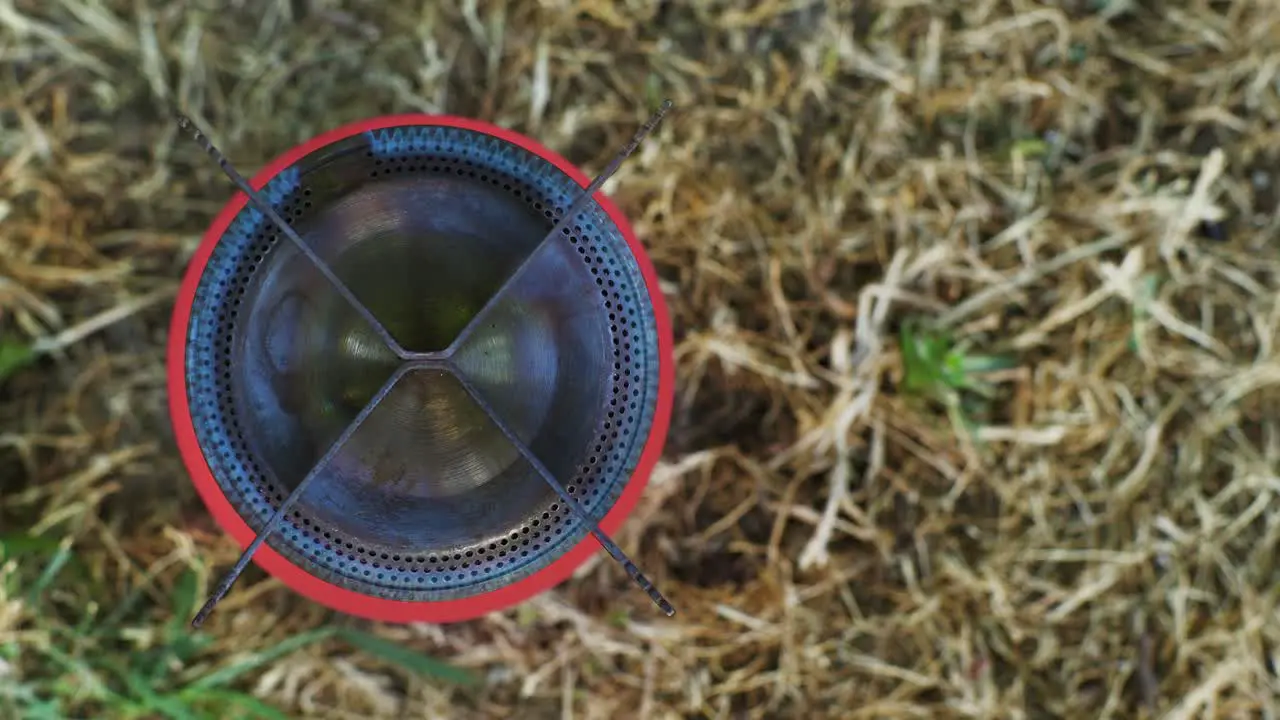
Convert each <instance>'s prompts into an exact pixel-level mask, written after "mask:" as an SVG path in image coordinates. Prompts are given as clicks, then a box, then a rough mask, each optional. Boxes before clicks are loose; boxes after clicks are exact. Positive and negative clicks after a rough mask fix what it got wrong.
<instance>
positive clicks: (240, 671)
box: [188, 627, 335, 690]
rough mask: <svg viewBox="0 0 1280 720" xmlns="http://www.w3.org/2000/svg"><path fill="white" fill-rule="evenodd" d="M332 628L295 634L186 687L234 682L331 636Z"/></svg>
mask: <svg viewBox="0 0 1280 720" xmlns="http://www.w3.org/2000/svg"><path fill="white" fill-rule="evenodd" d="M334 632H335V630H334V628H327V627H326V628H318V629H316V630H311V631H309V632H305V633H302V634H300V635H295V636H293V637H291V638H289V639H288V640H284V641H282V642H280V643H277V644H276V645H275V646H273V647H271V648H268V649H266V650H262V651H259V652H255V653H251V654H250V655H249V656H248V657H247V658H245V659H244V660H241V661H240V662H238V663H235V664H233V665H230V666H228V667H225V668H222V669H221V670H218V671H215V672H212V673H210V674H208V675H205V676H204V677H202V678H200V679H199V680H196V681H194V682H192V683H191V684H190V685H189V686H188V689H190V690H207V689H210V688H217V687H223V686H226V685H230V684H231V683H233V682H235V681H236V679H238V678H239V677H240V676H241V675H244V674H245V673H248V672H251V671H253V670H257V669H258V668H260V667H262V666H264V665H267V664H269V663H272V662H275V661H276V660H278V659H280V658H282V657H284V656H285V655H288V654H289V653H292V652H293V651H295V650H299V649H301V648H304V647H306V646H307V645H311V644H313V643H317V642H320V641H322V640H325V639H328V638H330V637H333V634H334Z"/></svg>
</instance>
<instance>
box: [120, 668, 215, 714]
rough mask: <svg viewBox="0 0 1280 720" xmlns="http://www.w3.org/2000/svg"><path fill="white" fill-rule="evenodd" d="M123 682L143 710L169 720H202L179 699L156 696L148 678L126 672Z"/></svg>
mask: <svg viewBox="0 0 1280 720" xmlns="http://www.w3.org/2000/svg"><path fill="white" fill-rule="evenodd" d="M124 680H125V684H126V685H128V686H129V692H130V693H132V694H133V696H134V699H135V700H137V701H138V702H139V703H140V704H141V705H142V706H143V709H145V710H151V711H154V712H155V713H159V714H160V715H161V716H163V717H167V718H169V719H170V720H204V719H203V717H202V716H200V715H197V714H196V713H195V712H194V711H193V710H192V709H191V708H189V707H187V706H186V704H184V703H183V702H182V701H181V700H180V699H179V698H175V697H163V696H161V695H159V694H157V693H156V692H155V691H154V690H153V689H152V688H151V684H150V682H149V681H148V678H145V677H142V676H141V675H139V674H138V673H135V672H126V673H124Z"/></svg>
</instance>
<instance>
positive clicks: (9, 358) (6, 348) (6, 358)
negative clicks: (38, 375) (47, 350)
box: [0, 340, 36, 382]
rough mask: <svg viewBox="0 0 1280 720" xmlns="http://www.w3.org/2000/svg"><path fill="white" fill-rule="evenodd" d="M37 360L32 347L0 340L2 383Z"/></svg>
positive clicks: (0, 374) (12, 341) (0, 379)
mask: <svg viewBox="0 0 1280 720" xmlns="http://www.w3.org/2000/svg"><path fill="white" fill-rule="evenodd" d="M35 359H36V352H35V349H34V348H32V347H31V346H30V345H27V344H26V343H21V342H17V341H15V340H0V382H3V381H4V379H5V378H7V377H9V376H10V375H12V374H13V373H15V372H17V371H19V370H21V369H22V368H24V367H26V366H27V365H29V364H31V361H32V360H35Z"/></svg>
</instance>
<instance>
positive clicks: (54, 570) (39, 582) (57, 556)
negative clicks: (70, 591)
mask: <svg viewBox="0 0 1280 720" xmlns="http://www.w3.org/2000/svg"><path fill="white" fill-rule="evenodd" d="M70 559H71V542H70V538H68V539H66V540H63V541H62V542H60V543H58V549H57V551H55V552H54V554H53V558H51V559H50V560H49V564H48V565H46V566H45V568H44V572H42V573H40V577H39V578H37V579H36V582H35V584H34V585H32V586H31V590H30V592H28V593H27V604H28V605H30V606H31V607H35V606H36V605H37V604H38V601H39V600H40V596H41V595H43V594H44V591H45V590H48V589H49V586H50V585H52V584H53V581H54V580H55V579H57V577H58V573H60V572H62V568H64V567H66V565H67V561H69V560H70Z"/></svg>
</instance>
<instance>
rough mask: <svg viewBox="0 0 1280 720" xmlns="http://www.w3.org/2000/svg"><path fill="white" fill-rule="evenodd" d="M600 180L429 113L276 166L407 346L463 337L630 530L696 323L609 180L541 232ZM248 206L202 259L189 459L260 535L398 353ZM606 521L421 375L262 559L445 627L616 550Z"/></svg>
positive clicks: (186, 416)
mask: <svg viewBox="0 0 1280 720" xmlns="http://www.w3.org/2000/svg"><path fill="white" fill-rule="evenodd" d="M587 184H588V178H586V177H585V176H584V175H583V174H582V173H581V172H580V171H578V170H576V169H575V168H573V167H572V166H571V165H569V163H568V162H567V161H565V160H564V159H563V158H561V157H559V156H558V155H556V154H554V153H552V152H551V151H549V150H547V149H546V148H543V147H542V146H540V145H538V144H537V143H535V142H533V141H531V140H529V139H528V138H524V137H522V136H519V135H516V134H515V133H512V132H509V131H506V130H503V129H500V128H497V127H493V126H490V125H487V124H483V123H479V122H476V121H473V120H466V119H460V118H451V117H440V116H416V115H415V116H393V117H386V118H378V119H374V120H370V121H365V122H361V123H355V124H353V125H349V126H346V127H343V128H340V129H338V130H335V131H333V132H330V133H327V134H325V135H322V136H320V137H317V138H315V139H313V140H312V141H310V142H308V143H305V144H303V145H301V146H299V147H297V148H294V149H293V150H290V151H289V152H287V153H285V154H284V155H283V156H281V157H280V158H278V159H277V160H275V161H274V162H272V163H271V164H270V165H269V166H268V167H266V168H265V169H264V170H263V171H262V172H261V173H259V174H258V175H257V176H256V177H255V178H254V180H253V181H252V185H253V186H254V187H255V188H256V189H258V190H259V191H260V193H261V194H262V195H263V196H264V198H266V199H267V200H268V201H269V202H270V203H271V204H272V206H273V207H274V208H275V210H276V211H277V212H278V213H279V214H280V215H281V216H282V217H284V218H286V219H287V220H288V221H289V223H290V225H291V226H292V227H293V228H294V229H295V230H297V232H298V233H299V234H300V235H301V236H302V238H303V239H304V241H305V242H306V243H307V244H308V247H310V248H311V249H312V250H313V251H314V252H316V254H317V255H319V256H320V257H321V258H322V259H323V260H324V261H325V263H326V264H328V265H330V267H332V268H334V271H335V273H336V274H337V275H338V276H339V277H341V278H342V279H343V281H344V282H345V283H347V284H348V285H349V286H350V287H351V289H352V291H353V293H354V294H355V295H356V296H357V297H358V298H359V299H360V300H361V301H362V302H363V303H364V304H365V305H366V306H367V307H369V309H370V310H371V311H373V314H374V316H375V317H377V318H378V320H379V321H380V322H381V323H382V324H383V325H385V326H386V327H387V329H388V330H389V331H391V333H392V335H393V336H394V337H395V339H396V340H397V341H398V342H399V343H400V344H401V345H403V346H404V347H405V348H406V349H408V350H412V351H442V350H446V349H448V350H449V351H450V352H451V355H450V357H451V360H452V366H453V371H454V372H456V373H459V374H460V375H462V376H463V377H465V379H466V380H467V381H468V382H469V383H470V385H471V386H473V387H474V388H475V389H476V390H477V391H478V392H479V393H480V394H481V395H482V396H483V397H484V399H485V401H486V402H487V403H488V405H490V406H491V408H492V410H493V411H494V412H495V413H497V414H499V415H501V416H502V417H503V419H504V420H505V421H506V422H507V424H508V425H509V426H510V427H511V428H513V429H514V430H515V431H516V433H517V435H518V436H520V438H521V439H522V440H523V441H524V442H525V443H526V445H528V446H529V447H530V449H531V450H533V452H534V454H535V455H537V456H538V458H539V459H540V460H541V461H542V462H543V464H545V465H546V466H547V467H548V468H549V469H550V470H551V471H552V473H553V474H555V475H556V477H557V478H558V479H559V480H560V482H561V483H562V484H563V485H564V486H565V487H566V488H568V489H569V491H570V493H571V494H573V495H574V497H575V498H576V499H577V500H578V501H579V503H581V504H582V505H583V507H584V508H586V509H587V510H588V511H589V513H590V514H591V515H592V516H593V517H602V516H603V519H602V521H601V522H600V525H601V527H602V529H604V530H605V531H606V532H611V531H613V530H615V529H616V528H617V526H618V525H620V524H621V522H622V520H623V519H624V517H625V515H626V514H627V513H628V512H630V510H631V509H632V507H633V506H634V504H635V502H636V500H637V499H638V496H639V494H640V493H641V492H642V489H643V486H644V484H645V482H646V481H647V478H648V475H649V473H650V472H651V470H652V467H653V465H654V463H655V462H656V461H657V458H658V455H659V454H660V452H661V446H662V442H663V440H664V438H665V435H666V430H667V423H668V419H669V414H670V403H671V394H672V380H673V378H672V374H673V373H672V360H671V329H670V323H669V320H668V318H667V314H666V309H665V305H664V303H663V301H662V297H661V294H660V292H659V290H658V287H657V281H656V276H655V274H654V271H653V268H652V266H651V264H650V263H649V261H648V259H647V257H646V256H645V254H644V252H643V250H642V248H641V246H640V245H639V244H638V242H637V241H636V239H635V237H634V235H633V233H632V231H631V229H630V227H629V225H628V224H627V222H626V220H625V219H624V218H623V217H622V215H621V213H619V211H618V210H617V208H616V207H614V206H613V204H612V203H611V202H609V201H608V200H607V199H606V198H604V197H603V195H602V194H600V193H597V195H596V197H595V198H594V199H593V201H592V202H589V203H588V204H587V206H586V208H585V209H584V210H582V211H581V212H579V213H578V214H577V216H576V217H574V218H572V219H571V222H569V223H568V226H567V228H566V230H565V232H564V233H562V234H558V235H557V236H556V237H553V238H550V239H549V240H548V241H547V242H546V243H543V244H539V242H540V241H541V240H542V238H543V237H544V236H545V235H546V234H547V233H548V232H549V231H550V230H551V229H552V228H553V225H554V223H555V222H556V221H557V220H559V219H560V217H561V216H562V215H563V214H564V213H565V212H567V211H568V210H569V206H570V205H571V204H572V203H573V201H574V200H575V199H576V198H577V197H578V195H579V194H580V192H581V189H582V188H584V187H585V186H586V185H587ZM246 201H247V198H246V197H245V196H244V195H243V194H242V193H237V195H236V197H235V198H234V199H233V200H231V201H230V202H229V203H228V204H227V206H226V207H224V209H223V210H222V212H221V213H220V214H219V215H218V216H217V218H216V219H215V221H214V222H213V224H212V225H211V227H210V228H209V231H208V232H207V233H206V235H205V237H204V241H203V243H202V244H201V246H200V247H199V249H198V250H197V252H196V254H195V256H194V258H193V259H192V261H191V263H190V267H189V270H188V273H187V276H186V278H185V280H184V282H183V285H182V288H181V291H180V294H179V298H178V302H177V305H176V307H175V310H174V316H173V325H172V329H171V338H170V348H169V368H170V373H169V374H170V394H171V398H170V403H171V411H172V417H173V423H174V428H175V431H176V433H177V437H178V441H179V444H180V448H181V451H182V455H183V458H184V461H185V462H186V465H187V468H188V471H189V473H190V474H191V477H192V479H193V482H194V483H195V486H196V488H197V490H198V491H199V493H200V495H201V497H202V498H203V500H204V502H205V503H206V505H207V506H208V507H209V509H210V511H211V512H212V513H213V515H214V517H215V518H216V519H217V520H218V522H219V523H220V524H221V525H222V527H223V528H224V529H225V530H226V531H227V532H228V533H229V534H231V535H232V536H233V537H234V538H235V539H236V540H237V541H238V542H239V543H240V544H241V545H242V546H247V545H248V543H249V542H250V541H251V540H252V538H253V536H254V534H256V532H257V531H258V530H260V529H261V528H262V527H263V526H264V525H265V524H266V522H267V520H268V518H270V516H271V515H272V513H273V512H274V511H275V510H276V508H278V507H279V504H280V502H281V501H282V500H283V499H284V498H285V496H286V495H288V494H289V492H290V491H291V490H292V488H293V487H295V486H296V485H297V483H298V482H299V481H300V480H301V479H302V476H303V475H305V474H306V472H307V471H308V470H309V469H310V467H311V466H313V465H314V464H315V463H316V461H317V460H318V459H319V458H320V456H321V455H323V454H324V452H325V451H326V450H328V449H329V446H330V445H332V444H333V442H334V441H335V440H336V439H337V436H338V434H339V433H340V432H341V431H342V430H343V428H344V427H345V426H346V425H347V424H349V422H350V420H351V419H352V418H353V417H354V415H355V414H356V413H357V412H358V411H359V409H360V408H361V407H362V406H363V405H364V404H365V403H366V402H367V401H368V399H369V398H370V397H371V396H372V395H373V394H374V392H375V391H376V390H377V389H378V387H379V386H380V385H381V384H382V383H383V382H385V381H386V380H387V379H388V378H389V377H390V376H391V375H392V373H393V372H394V371H395V369H396V367H397V358H396V356H395V355H394V354H393V353H391V351H390V350H388V349H387V348H386V347H385V346H381V345H379V341H378V340H377V338H376V337H375V336H374V335H373V334H372V332H371V329H370V328H368V327H365V326H362V324H361V321H360V319H359V317H358V316H356V315H355V314H354V313H353V312H352V311H351V310H350V308H349V307H346V306H344V305H343V302H342V300H341V298H339V297H338V295H337V294H336V293H335V292H334V289H333V287H332V286H330V285H329V284H328V283H327V282H326V280H325V278H323V277H321V276H320V275H319V273H318V272H317V271H316V269H315V268H314V266H312V265H311V264H309V263H308V261H307V260H306V258H305V257H303V256H302V255H301V254H300V253H299V252H298V251H297V249H296V248H294V247H293V246H292V245H291V244H290V243H289V242H288V241H287V240H286V239H285V238H283V237H282V236H281V235H280V234H279V233H278V231H277V230H276V228H275V226H274V225H273V224H272V223H271V222H270V220H268V219H267V218H265V217H264V216H263V215H262V214H261V213H260V212H258V211H257V210H255V209H253V208H252V206H249V205H247V203H246ZM517 269H519V272H518V273H517ZM495 296H496V297H497V299H496V300H491V299H492V298H494V297H495ZM486 307H487V308H488V310H487V314H485V315H484V322H481V323H476V324H475V325H474V326H471V325H472V323H471V320H472V319H473V318H474V317H475V316H476V313H477V312H478V311H480V310H481V308H486ZM463 328H467V332H466V333H465V334H464V336H463V337H461V338H460V337H459V331H461V330H462V329H463ZM586 531H587V528H586V527H585V526H584V524H583V523H582V522H581V521H580V520H579V519H578V518H576V517H575V516H574V515H573V514H571V513H570V511H569V508H567V507H564V505H563V503H562V502H560V501H559V500H558V498H557V497H556V496H555V494H554V492H553V491H552V490H551V488H550V487H548V486H547V485H546V483H545V482H543V481H542V479H541V478H540V477H539V476H538V475H537V474H536V473H534V471H533V470H532V468H531V467H529V466H528V465H527V463H525V462H524V461H523V460H522V459H521V458H520V457H519V455H518V453H516V452H515V450H514V449H513V448H512V446H511V445H510V443H507V442H506V441H505V440H504V439H502V437H501V435H500V434H498V433H497V432H496V429H495V428H494V427H493V426H492V423H489V422H488V421H487V420H486V418H485V416H484V412H483V410H481V409H480V408H479V407H477V406H476V405H475V404H474V403H472V402H470V400H469V399H468V396H467V393H466V391H465V390H463V388H462V385H461V384H460V383H459V381H458V380H457V379H455V377H454V376H453V375H451V374H450V373H449V372H445V371H440V370H416V371H412V372H410V373H409V374H407V375H405V376H404V377H403V378H402V379H401V380H400V381H399V382H398V383H397V385H396V386H395V388H393V390H392V392H391V393H390V394H389V395H388V396H387V398H386V399H385V400H383V402H382V404H381V405H379V407H378V408H377V409H375V411H374V413H373V414H372V415H370V416H369V419H368V420H367V421H366V422H365V424H364V425H362V426H361V427H360V429H359V430H357V431H356V433H355V435H353V436H352V437H351V439H350V440H349V441H348V442H347V443H346V444H345V445H344V446H343V447H342V448H341V449H340V451H339V454H338V455H337V456H336V458H335V460H334V461H333V462H332V463H330V465H328V466H326V468H325V469H324V470H323V474H322V475H321V476H320V477H318V479H317V482H316V485H315V486H314V487H312V488H310V489H309V490H308V491H307V492H305V493H304V494H303V496H302V498H301V500H300V501H299V502H298V504H297V505H296V506H295V508H294V510H293V511H292V512H291V513H290V515H289V516H288V517H287V521H286V522H285V523H284V524H283V526H282V528H281V529H280V530H278V531H277V532H276V533H275V534H274V535H272V536H271V538H270V539H269V540H268V541H267V546H266V547H264V548H263V549H262V550H261V551H260V552H259V554H258V555H257V556H256V558H255V559H256V561H257V562H258V563H259V564H260V565H261V566H263V567H264V568H265V569H266V570H267V571H268V572H270V573H272V574H273V575H275V576H277V577H279V578H280V579H282V580H283V581H284V582H285V583H286V584H288V585H289V586H290V587H292V588H293V589H295V590H296V591H298V592H300V593H302V594H304V595H306V596H308V597H310V598H311V599H313V600H315V601H318V602H320V603H323V604H325V605H328V606H330V607H333V608H335V609H338V610H341V611H344V612H348V613H352V614H356V615H361V616H365V617H371V618H376V619H381V620H390V621H435V622H444V621H451V620H458V619H464V618H468V617H474V616H477V615H481V614H484V613H486V612H490V611H492V610H495V609H499V608H502V607H507V606H510V605H512V604H514V603H517V602H520V601H522V600H524V599H527V598H528V597H530V596H532V595H534V594H536V593H538V592H541V591H543V590H545V589H547V588H549V587H551V586H553V585H555V584H557V583H559V582H560V581H562V580H564V579H565V578H567V577H568V576H569V575H570V574H571V573H572V571H573V570H574V569H575V568H576V567H577V566H579V565H580V564H581V563H582V562H583V561H585V559H586V557H587V556H588V555H589V554H590V553H591V552H593V551H594V550H595V549H596V545H595V543H594V541H593V540H591V539H589V538H585V537H584V536H585V534H586Z"/></svg>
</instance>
